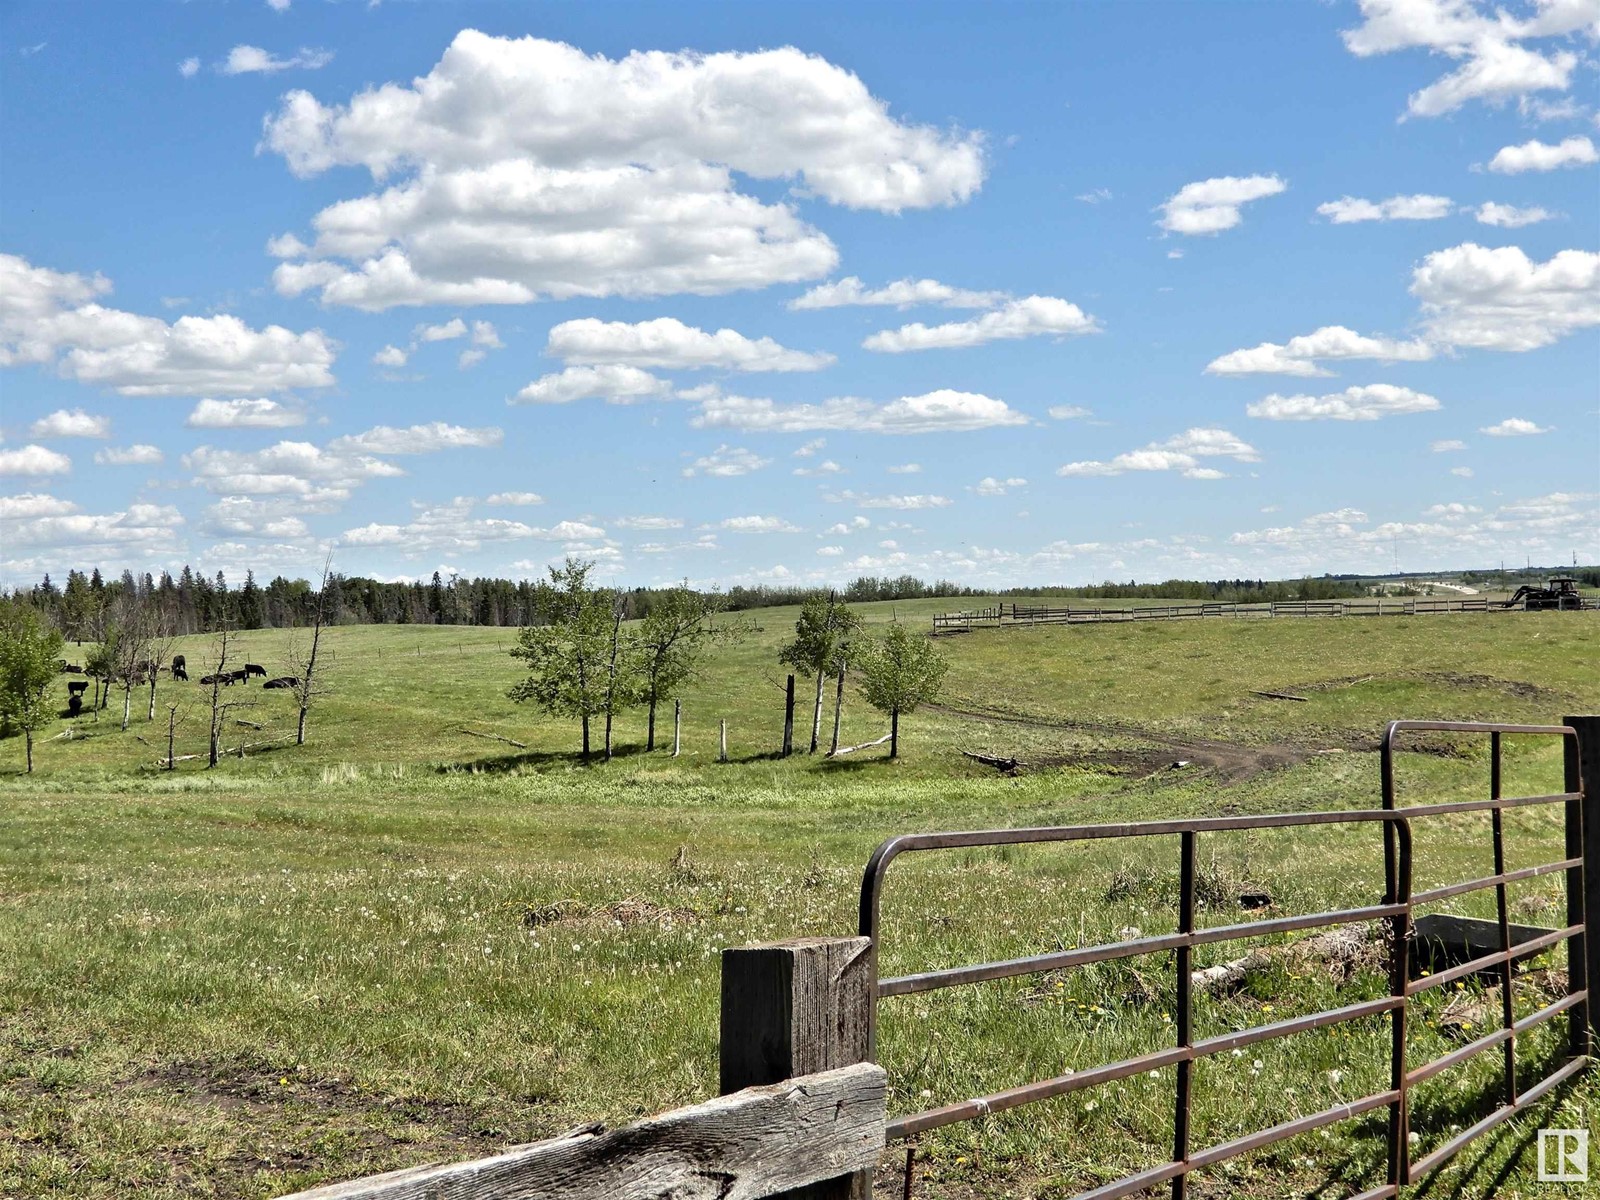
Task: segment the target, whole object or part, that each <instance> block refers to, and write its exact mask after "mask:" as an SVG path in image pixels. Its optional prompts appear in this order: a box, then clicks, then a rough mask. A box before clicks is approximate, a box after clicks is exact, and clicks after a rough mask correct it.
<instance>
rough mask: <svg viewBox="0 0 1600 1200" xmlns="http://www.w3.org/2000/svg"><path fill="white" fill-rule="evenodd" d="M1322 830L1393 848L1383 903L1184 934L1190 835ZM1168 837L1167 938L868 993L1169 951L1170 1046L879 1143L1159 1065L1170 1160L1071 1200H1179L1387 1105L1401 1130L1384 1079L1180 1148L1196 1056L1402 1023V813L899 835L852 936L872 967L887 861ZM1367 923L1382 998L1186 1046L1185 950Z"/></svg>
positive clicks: (968, 1104) (873, 879)
mask: <svg viewBox="0 0 1600 1200" xmlns="http://www.w3.org/2000/svg"><path fill="white" fill-rule="evenodd" d="M1333 824H1342V825H1350V824H1376V825H1380V826H1382V827H1383V829H1384V831H1385V842H1386V844H1387V843H1388V842H1389V840H1390V839H1391V838H1392V839H1393V840H1394V843H1395V845H1396V846H1397V847H1398V859H1397V863H1396V867H1397V875H1396V877H1395V878H1394V879H1393V883H1392V888H1393V889H1397V890H1391V891H1390V892H1389V893H1388V894H1387V895H1386V896H1385V897H1384V902H1383V903H1382V904H1377V905H1369V906H1365V907H1361V908H1353V909H1340V910H1335V911H1332V912H1324V913H1312V914H1308V915H1304V916H1297V917H1279V918H1273V919H1270V920H1265V921H1252V922H1247V923H1244V924H1236V925H1224V926H1217V927H1214V928H1210V929H1200V930H1197V929H1195V927H1194V925H1195V921H1194V918H1195V908H1196V903H1195V867H1196V862H1197V854H1198V840H1199V839H1198V835H1199V834H1201V833H1212V832H1222V831H1232V830H1254V829H1281V828H1289V827H1306V826H1313V825H1333ZM1172 834H1176V835H1178V836H1179V839H1180V842H1179V855H1180V866H1179V915H1178V932H1176V933H1172V934H1163V935H1158V936H1154V937H1145V938H1134V939H1131V940H1128V941H1123V942H1114V943H1109V944H1106V945H1101V946H1088V947H1083V948H1080V949H1076V950H1067V951H1058V952H1054V953H1050V954H1040V955H1033V956H1030V957H1027V958H1016V959H1006V960H1003V961H999V962H991V963H982V964H978V965H976V966H971V967H955V968H948V969H944V970H938V971H928V972H923V973H921V974H918V975H905V976H900V977H897V978H890V979H881V980H879V981H878V982H877V984H876V990H877V996H878V998H879V999H885V998H888V997H890V996H903V995H910V994H913V993H917V992H925V991H932V990H935V989H938V988H947V987H958V986H961V985H964V984H970V983H980V982H985V981H989V980H995V979H1006V978H1011V977H1014V976H1018V975H1028V974H1037V973H1039V972H1043V971H1050V970H1055V969H1058V968H1061V967H1067V966H1084V965H1088V964H1090V963H1097V962H1109V961H1112V960H1114V959H1121V958H1128V957H1132V956H1134V955H1143V954H1157V953H1163V952H1165V951H1168V950H1174V951H1177V954H1176V956H1175V957H1176V962H1177V967H1178V977H1177V993H1178V996H1177V1003H1176V1005H1175V1008H1176V1012H1177V1018H1176V1025H1177V1030H1176V1031H1177V1039H1178V1044H1177V1045H1176V1046H1174V1047H1172V1048H1171V1049H1168V1050H1158V1051H1154V1052H1152V1053H1148V1054H1142V1055H1138V1056H1136V1057H1133V1058H1129V1059H1124V1060H1122V1061H1120V1062H1114V1063H1107V1064H1104V1065H1102V1066H1099V1067H1092V1068H1089V1069H1086V1070H1082V1071H1074V1072H1071V1073H1068V1074H1064V1075H1059V1076H1056V1077H1054V1078H1052V1079H1045V1080H1040V1081H1038V1082H1035V1083H1028V1084H1023V1085H1021V1086H1018V1087H1012V1088H1006V1089H1004V1090H1002V1091H999V1092H994V1093H992V1094H990V1095H987V1096H981V1097H977V1098H975V1099H972V1100H967V1101H964V1102H962V1103H959V1104H952V1105H947V1106H945V1107H942V1108H936V1109H929V1110H927V1111H925V1112H920V1113H914V1114H911V1115H909V1116H905V1117H899V1118H896V1119H894V1120H892V1121H890V1122H889V1123H888V1128H887V1136H888V1138H889V1140H891V1141H893V1140H895V1139H898V1138H904V1137H910V1136H912V1135H914V1134H917V1133H922V1132H925V1131H927V1130H930V1129H937V1128H939V1127H941V1126H944V1125H950V1124H954V1123H955V1122H957V1121H968V1120H972V1119H974V1118H977V1117H982V1116H987V1115H989V1114H992V1113H997V1112H1003V1111H1005V1110H1007V1109H1011V1108H1016V1107H1018V1106H1019V1105H1023V1104H1031V1103H1035V1102H1037V1101H1041V1100H1048V1099H1051V1098H1053V1097H1057V1096H1064V1095H1067V1094H1069V1093H1071V1092H1076V1091H1080V1090H1082V1089H1084V1088H1088V1087H1093V1086H1097V1085H1100V1084H1106V1083H1111V1082H1113V1081H1115V1080H1118V1079H1125V1078H1128V1077H1129V1076H1132V1075H1144V1074H1149V1073H1151V1072H1154V1071H1159V1070H1162V1069H1164V1068H1166V1067H1175V1068H1177V1083H1176V1088H1175V1097H1174V1106H1173V1158H1172V1160H1171V1161H1169V1162H1166V1163H1162V1164H1160V1165H1157V1166H1154V1167H1151V1168H1149V1169H1147V1170H1145V1171H1141V1172H1139V1173H1138V1174H1136V1175H1130V1176H1128V1177H1126V1178H1124V1179H1121V1180H1118V1181H1116V1182H1113V1183H1109V1184H1106V1185H1105V1186H1103V1187H1100V1188H1097V1189H1095V1190H1094V1191H1092V1192H1086V1193H1084V1195H1083V1196H1082V1197H1081V1200H1113V1198H1114V1197H1119V1196H1129V1195H1132V1194H1134V1193H1135V1192H1140V1191H1143V1190H1145V1189H1146V1188H1149V1187H1152V1186H1155V1185H1157V1184H1160V1183H1164V1182H1167V1181H1169V1180H1170V1181H1171V1183H1172V1194H1173V1196H1174V1197H1175V1198H1176V1200H1183V1197H1185V1196H1186V1195H1187V1181H1188V1176H1189V1174H1190V1173H1191V1172H1193V1171H1197V1170H1199V1169H1201V1168H1202V1167H1206V1166H1212V1165H1214V1164H1216V1163H1219V1162H1223V1161H1225V1160H1226V1159H1229V1158H1234V1157H1236V1156H1238V1155H1241V1154H1245V1153H1248V1152H1249V1151H1252V1150H1258V1149H1260V1148H1262V1147H1263V1146H1269V1145H1271V1144H1273V1143H1274V1142H1279V1141H1282V1140H1284V1139H1285V1138H1290V1137H1296V1136H1298V1135H1300V1134H1303V1133H1307V1132H1310V1131H1312V1130H1315V1129H1320V1128H1322V1127H1324V1126H1326V1125H1332V1124H1335V1123H1336V1122H1339V1121H1345V1120H1349V1119H1350V1118H1352V1117H1355V1116H1359V1115H1361V1114H1362V1113H1366V1112H1370V1111H1372V1110H1374V1109H1378V1108H1384V1107H1387V1108H1389V1110H1390V1124H1391V1126H1392V1127H1393V1128H1395V1129H1403V1128H1404V1126H1405V1116H1404V1112H1403V1106H1404V1102H1405V1083H1404V1079H1403V1078H1402V1079H1399V1080H1397V1081H1395V1082H1393V1083H1392V1084H1391V1087H1390V1088H1389V1089H1388V1090H1387V1091H1384V1092H1379V1093H1376V1094H1374V1095H1371V1096H1366V1097H1363V1098H1362V1099H1359V1100H1356V1101H1353V1102H1350V1103H1347V1104H1341V1105H1337V1106H1335V1107H1334V1108H1330V1109H1326V1110H1324V1111H1322V1112H1318V1113H1312V1114H1309V1115H1307V1116H1303V1117H1298V1118H1296V1119H1294V1120H1292V1121H1287V1122H1284V1123H1282V1124H1280V1125H1275V1126H1273V1127H1272V1128H1270V1129H1263V1130H1260V1131H1258V1132H1256V1133H1252V1134H1249V1135H1247V1136H1245V1137H1241V1138H1236V1139H1234V1140H1232V1141H1228V1142H1223V1143H1221V1144H1219V1145H1216V1146H1212V1147H1209V1148H1207V1149H1204V1150H1200V1151H1191V1150H1190V1148H1189V1145H1188V1141H1189V1117H1190V1109H1191V1090H1190V1082H1191V1080H1190V1075H1191V1070H1192V1064H1193V1063H1194V1062H1195V1061H1197V1060H1198V1059H1202V1058H1207V1057H1210V1056H1212V1055H1215V1054H1219V1053H1222V1052H1223V1051H1226V1050H1233V1049H1237V1048H1240V1047H1243V1046H1248V1045H1253V1044H1255V1043H1257V1042H1263V1041H1268V1040H1274V1039H1277V1038H1283V1037H1289V1036H1291V1035H1293V1034H1296V1033H1303V1032H1306V1031H1308V1030H1312V1029H1318V1028H1322V1027H1324V1026H1328V1025H1334V1024H1339V1023H1342V1022H1346V1021H1354V1020H1359V1019H1361V1018H1364V1017H1372V1016H1377V1015H1379V1014H1382V1013H1392V1014H1393V1016H1394V1020H1393V1024H1394V1025H1395V1026H1396V1027H1401V1026H1403V1024H1404V1017H1405V1004H1406V995H1405V983H1406V975H1405V965H1404V964H1405V957H1406V955H1405V951H1406V944H1407V934H1408V932H1409V928H1408V927H1409V922H1408V920H1407V916H1408V914H1409V912H1410V906H1409V903H1408V901H1409V892H1410V886H1411V830H1410V825H1409V823H1408V821H1407V819H1406V816H1405V815H1404V814H1401V813H1395V812H1384V811H1374V810H1366V811H1356V812H1314V813H1280V814H1269V815H1262V816H1251V817H1203V818H1194V819H1191V820H1185V821H1154V822H1146V823H1140V824H1124V825H1076V826H1059V827H1047V828H1038V829H1014V830H982V831H971V832H960V833H924V834H908V835H905V836H902V837H896V838H890V839H889V840H888V841H886V842H884V843H883V844H882V845H881V846H879V847H878V849H877V850H876V851H875V852H874V853H873V855H872V858H871V860H870V861H869V862H868V864H867V869H866V873H865V875H864V877H863V879H862V882H861V911H860V932H861V934H862V936H864V937H868V938H871V939H872V942H873V952H874V969H875V968H876V952H877V946H878V941H879V933H880V910H881V900H882V892H883V886H884V881H885V878H886V875H887V873H888V869H889V866H890V864H891V863H893V862H894V861H895V859H897V858H898V857H900V856H901V855H902V854H907V853H911V852H914V851H928V850H954V849H970V848H973V847H981V846H1005V845H1037V844H1041V843H1052V842H1054V843H1060V842H1083V841H1097V840H1103V839H1108V838H1129V837H1159V836H1169V835H1172ZM1369 920H1385V921H1387V923H1388V925H1389V930H1390V937H1391V941H1392V947H1391V952H1390V960H1391V962H1392V963H1395V964H1398V970H1396V971H1394V972H1392V975H1391V987H1390V994H1389V995H1388V996H1385V997H1383V998H1381V999H1377V1000H1368V1001H1364V1002H1362V1003H1359V1004H1351V1005H1346V1006H1344V1007H1341V1008H1337V1009H1330V1010H1328V1011H1325V1012H1318V1013H1311V1014H1307V1015H1305V1016H1300V1017H1294V1018H1290V1019H1288V1020H1283V1021H1276V1022H1273V1023H1271V1024H1268V1025H1260V1026H1255V1027H1253V1028H1250V1029H1245V1030H1239V1031H1237V1032H1233V1033H1227V1034H1223V1035H1220V1036H1217V1037H1212V1038H1205V1039H1202V1040H1200V1041H1194V1040H1193V1036H1192V1029H1193V997H1192V994H1191V992H1190V988H1189V986H1188V984H1189V972H1190V968H1191V967H1192V961H1191V958H1192V954H1193V948H1194V947H1195V946H1198V945H1208V944H1211V943H1214V942H1222V941H1231V940H1236V939H1240V938H1249V937H1260V936H1263V935H1266V934H1271V933H1286V932H1291V931H1294V930H1299V929H1311V928H1319V927H1327V926H1332V925H1345V924H1349V923H1352V922H1356V921H1369ZM876 1037H877V1017H876V1005H874V1006H873V1009H872V1027H871V1030H870V1044H871V1045H872V1047H873V1051H874V1053H875V1050H876ZM1401 1171H1403V1164H1399V1163H1394V1164H1392V1167H1391V1172H1392V1173H1393V1174H1399V1173H1400V1172H1401ZM1395 1194H1396V1192H1395V1190H1393V1189H1392V1188H1391V1189H1389V1190H1380V1191H1378V1192H1375V1193H1373V1194H1372V1196H1373V1200H1377V1198H1378V1197H1385V1196H1393V1195H1395Z"/></svg>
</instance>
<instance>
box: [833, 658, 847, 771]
mask: <svg viewBox="0 0 1600 1200" xmlns="http://www.w3.org/2000/svg"><path fill="white" fill-rule="evenodd" d="M847 666H848V664H846V663H842V662H841V663H840V664H839V687H838V690H837V691H835V692H834V696H833V744H832V745H831V746H829V747H828V753H829V754H837V753H838V752H839V717H840V715H841V714H842V713H843V712H844V673H845V669H846V667H847Z"/></svg>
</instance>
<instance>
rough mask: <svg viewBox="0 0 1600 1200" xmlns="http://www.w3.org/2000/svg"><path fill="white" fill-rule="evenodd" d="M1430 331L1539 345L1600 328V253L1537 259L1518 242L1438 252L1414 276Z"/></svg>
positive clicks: (1474, 341)
mask: <svg viewBox="0 0 1600 1200" xmlns="http://www.w3.org/2000/svg"><path fill="white" fill-rule="evenodd" d="M1411 294H1412V295H1414V296H1415V297H1417V299H1418V300H1420V301H1421V302H1422V309H1423V313H1424V315H1425V317H1426V319H1427V323H1428V331H1429V333H1430V334H1432V336H1433V337H1434V338H1435V339H1437V340H1438V341H1441V342H1445V343H1448V344H1450V345H1453V346H1471V347H1476V348H1479V349H1486V350H1510V351H1521V350H1536V349H1538V348H1539V347H1541V346H1548V345H1550V344H1551V343H1552V342H1556V341H1559V340H1560V339H1561V338H1563V337H1566V336H1567V335H1568V334H1571V333H1575V332H1577V331H1578V330H1580V329H1587V328H1590V327H1592V326H1595V325H1600V253H1590V252H1588V251H1584V250H1563V251H1561V252H1560V253H1558V254H1556V255H1554V256H1553V257H1552V258H1550V259H1549V260H1548V261H1546V262H1542V263H1539V262H1534V261H1533V260H1532V259H1530V258H1529V257H1528V256H1527V255H1526V254H1524V253H1523V252H1522V250H1521V249H1520V248H1519V247H1516V246H1502V247H1499V248H1498V249H1494V250H1490V249H1487V248H1485V247H1483V246H1479V245H1476V244H1475V243H1472V242H1468V243H1465V244H1463V245H1460V246H1452V247H1451V248H1450V249H1448V250H1436V251H1434V252H1433V253H1432V254H1430V255H1428V256H1427V257H1426V258H1425V259H1423V260H1422V263H1421V264H1420V265H1419V266H1418V267H1417V268H1416V269H1415V270H1414V271H1413V272H1412V274H1411Z"/></svg>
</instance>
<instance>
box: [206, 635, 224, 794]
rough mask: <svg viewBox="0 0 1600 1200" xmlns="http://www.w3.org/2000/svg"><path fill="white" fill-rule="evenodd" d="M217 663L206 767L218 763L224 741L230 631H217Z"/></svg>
mask: <svg viewBox="0 0 1600 1200" xmlns="http://www.w3.org/2000/svg"><path fill="white" fill-rule="evenodd" d="M217 649H218V653H217V665H216V666H215V667H214V668H212V671H211V740H210V745H209V746H208V748H207V751H208V752H207V754H206V767H207V769H208V770H209V769H210V768H212V767H215V766H216V765H217V757H218V750H219V744H220V742H221V741H222V672H223V669H224V668H225V667H226V666H227V663H228V631H227V629H226V628H223V629H220V630H218V632H217Z"/></svg>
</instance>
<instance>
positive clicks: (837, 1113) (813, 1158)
mask: <svg viewBox="0 0 1600 1200" xmlns="http://www.w3.org/2000/svg"><path fill="white" fill-rule="evenodd" d="M887 1092H888V1087H887V1084H886V1081H885V1076H884V1072H883V1068H882V1067H878V1066H874V1065H872V1064H871V1063H860V1064H858V1065H856V1066H852V1067H843V1068H840V1069H838V1070H834V1071H823V1072H820V1073H818V1074H815V1075H806V1076H802V1077H801V1078H799V1079H791V1080H788V1081H786V1082H784V1083H779V1084H773V1085H770V1086H767V1087H753V1088H746V1089H745V1090H744V1091H741V1092H735V1093H733V1094H732V1095H730V1096H719V1097H717V1098H716V1099H715V1100H708V1101H706V1102H705V1103H704V1104H696V1105H693V1106H691V1107H689V1108H679V1109H675V1110H673V1111H672V1112H669V1113H662V1114H661V1115H660V1116H658V1117H651V1118H650V1119H648V1120H645V1121H639V1122H637V1123H636V1124H633V1125H628V1126H625V1127H623V1128H621V1129H615V1130H612V1131H611V1132H609V1133H602V1132H599V1131H597V1130H592V1129H583V1130H578V1131H575V1132H573V1133H569V1134H566V1135H564V1136H562V1137H558V1138H554V1139H552V1140H550V1141H547V1142H537V1143H535V1144H533V1145H530V1146H516V1147H513V1148H512V1149H510V1150H507V1151H506V1152H505V1153H504V1154H497V1155H495V1156H493V1157H492V1158H480V1159H477V1160H476V1161H474V1162H461V1163H449V1164H445V1165H435V1166H426V1167H413V1168H410V1169H408V1170H404V1171H391V1172H389V1173H388V1174H385V1175H373V1176H370V1177H368V1178H366V1179H357V1180H353V1181H351V1182H349V1183H334V1184H329V1185H328V1186H326V1187H319V1188H313V1189H311V1190H310V1191H308V1192H297V1193H295V1194H294V1195H293V1196H291V1197H286V1198H285V1200H443V1198H445V1197H448V1198H449V1200H666V1198H668V1197H670V1198H671V1200H759V1198H760V1197H766V1196H782V1195H786V1194H790V1193H793V1192H795V1191H796V1190H797V1189H801V1188H810V1187H811V1186H812V1185H819V1184H825V1182H826V1181H827V1180H830V1179H833V1178H835V1177H836V1176H840V1175H849V1174H851V1173H854V1172H861V1171H870V1170H871V1169H872V1168H873V1167H874V1166H876V1165H877V1162H878V1157H879V1155H880V1154H881V1153H882V1152H883V1145H884V1123H885V1097H886V1095H887ZM806 1194H810V1193H809V1192H807V1193H806ZM819 1194H821V1193H819Z"/></svg>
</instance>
